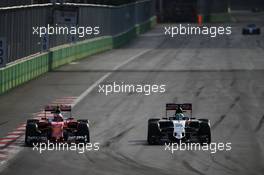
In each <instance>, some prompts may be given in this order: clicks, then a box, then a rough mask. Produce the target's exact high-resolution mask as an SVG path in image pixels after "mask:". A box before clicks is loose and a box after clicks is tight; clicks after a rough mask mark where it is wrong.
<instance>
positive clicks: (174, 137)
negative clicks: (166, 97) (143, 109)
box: [147, 104, 211, 145]
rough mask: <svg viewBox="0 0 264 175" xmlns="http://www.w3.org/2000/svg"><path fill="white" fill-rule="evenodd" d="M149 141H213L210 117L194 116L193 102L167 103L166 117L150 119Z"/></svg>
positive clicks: (155, 142) (202, 142)
mask: <svg viewBox="0 0 264 175" xmlns="http://www.w3.org/2000/svg"><path fill="white" fill-rule="evenodd" d="M147 137H148V138H147V140H148V143H149V144H150V145H153V144H160V143H162V142H174V143H178V142H179V141H181V142H198V143H201V144H210V143H211V128H210V121H209V120H208V119H196V118H192V104H166V117H165V118H162V119H149V120H148V136H147Z"/></svg>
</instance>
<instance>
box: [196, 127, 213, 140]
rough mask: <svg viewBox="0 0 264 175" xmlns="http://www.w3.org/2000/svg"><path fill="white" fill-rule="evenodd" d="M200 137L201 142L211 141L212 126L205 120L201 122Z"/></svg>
mask: <svg viewBox="0 0 264 175" xmlns="http://www.w3.org/2000/svg"><path fill="white" fill-rule="evenodd" d="M198 138H199V141H200V143H201V144H210V143H211V128H210V126H209V124H208V123H205V122H202V123H200V128H199V131H198Z"/></svg>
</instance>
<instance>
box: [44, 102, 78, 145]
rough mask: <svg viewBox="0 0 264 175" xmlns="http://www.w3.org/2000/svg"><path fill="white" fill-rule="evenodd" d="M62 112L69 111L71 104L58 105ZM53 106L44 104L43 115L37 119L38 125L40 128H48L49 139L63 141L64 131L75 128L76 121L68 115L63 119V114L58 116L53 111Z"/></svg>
mask: <svg viewBox="0 0 264 175" xmlns="http://www.w3.org/2000/svg"><path fill="white" fill-rule="evenodd" d="M60 109H61V111H62V112H65V111H66V112H70V111H71V106H65V105H64V106H63V105H61V106H60ZM54 111H55V106H46V107H45V117H43V118H42V119H41V120H40V121H39V127H40V129H41V130H46V129H47V130H50V131H51V134H50V137H51V138H50V139H52V140H54V141H63V140H64V131H65V130H71V131H73V130H76V128H77V121H76V120H75V119H74V118H72V117H70V118H67V119H64V118H63V116H62V115H61V114H60V115H61V116H59V115H58V114H55V113H54Z"/></svg>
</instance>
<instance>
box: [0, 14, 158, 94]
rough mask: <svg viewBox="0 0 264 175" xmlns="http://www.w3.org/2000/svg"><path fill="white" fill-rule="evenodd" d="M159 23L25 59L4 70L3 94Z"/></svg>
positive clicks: (0, 89)
mask: <svg viewBox="0 0 264 175" xmlns="http://www.w3.org/2000/svg"><path fill="white" fill-rule="evenodd" d="M155 24H156V17H152V18H151V19H150V20H149V21H147V22H145V23H143V24H138V25H136V26H135V27H134V28H132V29H131V30H129V31H127V32H124V33H121V34H119V35H116V36H113V37H112V36H103V37H98V38H95V39H90V40H85V41H81V42H78V43H75V44H70V45H64V46H60V47H56V48H53V49H51V50H50V51H49V52H48V53H43V54H40V55H37V56H34V57H32V58H30V59H25V60H22V61H19V62H17V63H13V64H12V65H8V66H7V67H5V68H1V69H0V83H1V84H0V94H3V93H5V92H7V91H9V90H10V89H12V88H14V87H17V86H19V85H21V84H23V83H25V82H27V81H29V80H32V79H34V78H36V77H38V76H40V75H42V74H43V73H45V72H48V71H50V70H53V69H55V68H57V67H59V66H62V65H64V64H67V63H70V62H72V61H74V60H78V59H82V58H85V57H88V56H90V55H93V54H97V53H100V52H103V51H107V50H110V49H112V48H118V47H120V46H122V45H124V44H126V43H128V42H129V41H131V40H132V39H133V38H135V37H136V36H137V35H139V34H142V33H144V32H146V31H147V30H149V29H151V28H152V27H153V26H154V25H155Z"/></svg>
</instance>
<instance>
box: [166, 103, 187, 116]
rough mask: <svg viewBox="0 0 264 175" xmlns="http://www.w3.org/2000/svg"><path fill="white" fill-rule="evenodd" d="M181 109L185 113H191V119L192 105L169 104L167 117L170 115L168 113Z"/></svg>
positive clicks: (167, 105)
mask: <svg viewBox="0 0 264 175" xmlns="http://www.w3.org/2000/svg"><path fill="white" fill-rule="evenodd" d="M179 107H181V108H182V110H183V112H185V113H189V115H190V117H192V104H191V103H181V104H179V103H167V104H166V117H167V115H168V111H176V110H177V109H178V108H179Z"/></svg>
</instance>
